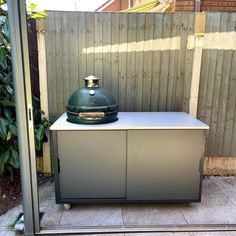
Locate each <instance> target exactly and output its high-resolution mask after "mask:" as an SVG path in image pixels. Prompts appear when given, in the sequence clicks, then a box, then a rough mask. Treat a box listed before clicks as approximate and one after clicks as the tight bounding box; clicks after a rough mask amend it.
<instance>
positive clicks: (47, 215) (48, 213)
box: [40, 199, 63, 227]
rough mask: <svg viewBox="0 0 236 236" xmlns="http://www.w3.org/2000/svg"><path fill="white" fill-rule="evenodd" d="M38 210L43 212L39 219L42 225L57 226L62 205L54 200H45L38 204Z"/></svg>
mask: <svg viewBox="0 0 236 236" xmlns="http://www.w3.org/2000/svg"><path fill="white" fill-rule="evenodd" d="M40 211H41V212H44V214H43V217H42V220H41V226H42V227H48V226H59V223H60V219H61V216H62V212H63V208H62V205H59V204H56V203H55V200H50V199H49V200H45V201H44V202H43V203H41V204H40Z"/></svg>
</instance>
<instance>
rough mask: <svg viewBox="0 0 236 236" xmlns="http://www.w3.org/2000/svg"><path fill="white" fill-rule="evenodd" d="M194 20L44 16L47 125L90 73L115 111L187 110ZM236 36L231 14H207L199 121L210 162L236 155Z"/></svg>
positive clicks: (121, 15) (146, 16)
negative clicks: (111, 97) (117, 108)
mask: <svg viewBox="0 0 236 236" xmlns="http://www.w3.org/2000/svg"><path fill="white" fill-rule="evenodd" d="M195 19H196V17H195V14H194V13H173V14H162V13H85V12H48V18H47V19H46V23H45V29H44V30H45V32H46V33H45V35H46V36H45V38H46V62H47V66H46V67H47V81H48V85H47V86H48V99H49V102H48V103H49V116H50V119H51V121H53V120H55V119H56V118H57V117H58V116H60V115H61V114H62V113H63V112H65V106H66V103H67V100H68V98H69V96H70V94H71V93H72V92H73V91H74V90H76V89H77V88H79V87H82V86H83V84H84V82H83V80H82V79H83V78H84V77H86V76H88V75H91V74H93V75H96V76H98V77H101V78H103V80H102V85H103V86H104V87H105V88H106V89H108V90H110V91H111V92H112V94H114V95H115V97H116V99H117V100H118V101H119V104H120V111H185V112H189V106H190V105H191V104H190V96H191V93H192V92H191V91H192V90H191V83H192V78H194V75H195V74H196V68H195V69H194V67H193V64H194V63H195V64H196V55H195V54H194V53H196V50H195V49H196V40H195V39H196V37H197V36H196V34H194V33H196V32H195V30H196V29H195V28H196V25H195ZM235 31H236V13H206V32H205V33H204V34H203V35H202V36H203V41H202V42H203V43H202V45H201V46H200V47H201V52H202V54H201V53H200V54H199V55H202V56H200V58H197V60H198V61H199V63H201V67H200V64H199V68H201V71H200V87H199V93H198V94H197V95H198V99H197V100H198V107H197V117H198V118H199V119H201V120H202V121H204V122H206V123H207V124H209V125H210V131H209V132H208V133H207V140H206V152H205V154H206V156H208V157H210V158H211V157H222V158H223V157H236V112H235V103H236V66H235V65H236V51H235V50H236V33H235ZM194 55H195V56H194ZM195 64H194V65H195ZM198 73H199V72H198ZM198 73H197V74H198ZM197 86H198V85H197ZM192 89H193V88H192ZM196 91H198V90H196ZM215 160H216V159H215ZM222 160H223V159H221V161H222ZM234 160H236V159H233V163H234V167H232V168H233V169H235V170H236V162H235V161H234ZM208 161H209V160H208ZM210 161H211V160H210ZM213 168H214V167H213ZM230 173H231V172H230Z"/></svg>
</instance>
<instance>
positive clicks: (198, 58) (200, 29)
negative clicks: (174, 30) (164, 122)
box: [189, 12, 206, 117]
mask: <svg viewBox="0 0 236 236" xmlns="http://www.w3.org/2000/svg"><path fill="white" fill-rule="evenodd" d="M205 24H206V14H205V13H204V12H201V13H195V27H194V36H195V40H194V54H193V69H192V80H191V90H190V101H189V114H190V115H192V116H194V117H196V116H197V108H198V94H199V86H200V75H201V63H202V48H203V40H204V34H205Z"/></svg>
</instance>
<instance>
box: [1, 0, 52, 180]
mask: <svg viewBox="0 0 236 236" xmlns="http://www.w3.org/2000/svg"><path fill="white" fill-rule="evenodd" d="M5 4H6V0H0V176H1V175H2V174H3V173H4V171H5V170H6V169H7V168H8V167H10V168H11V167H13V168H15V169H17V168H19V154H18V142H17V124H16V113H15V101H14V87H13V73H12V59H11V53H10V49H11V45H10V34H9V27H8V18H7V12H6V9H5V8H4V5H5ZM27 10H28V11H29V18H30V17H31V18H40V19H41V18H45V16H46V13H44V12H37V10H36V5H35V4H29V6H28V8H27ZM33 107H34V119H35V143H36V149H37V150H41V148H42V143H43V142H46V141H47V137H46V134H45V130H46V129H47V127H48V125H49V122H48V120H47V119H46V118H42V119H41V116H42V114H43V112H42V111H41V110H40V105H39V99H38V98H37V97H35V96H33Z"/></svg>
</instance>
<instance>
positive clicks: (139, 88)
mask: <svg viewBox="0 0 236 236" xmlns="http://www.w3.org/2000/svg"><path fill="white" fill-rule="evenodd" d="M144 29H145V14H144V13H140V14H138V15H137V51H136V58H135V64H136V86H135V87H136V90H135V111H142V104H143V103H142V101H143V57H144V33H145V32H144V31H145V30H144Z"/></svg>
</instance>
